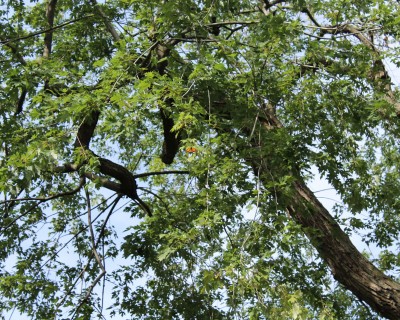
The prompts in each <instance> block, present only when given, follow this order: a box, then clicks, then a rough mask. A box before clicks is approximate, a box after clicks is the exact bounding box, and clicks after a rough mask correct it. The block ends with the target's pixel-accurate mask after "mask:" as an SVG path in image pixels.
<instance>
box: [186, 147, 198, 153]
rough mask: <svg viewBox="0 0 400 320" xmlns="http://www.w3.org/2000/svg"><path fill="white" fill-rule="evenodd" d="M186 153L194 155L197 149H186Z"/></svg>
mask: <svg viewBox="0 0 400 320" xmlns="http://www.w3.org/2000/svg"><path fill="white" fill-rule="evenodd" d="M186 152H188V153H195V152H197V149H196V148H195V147H187V148H186Z"/></svg>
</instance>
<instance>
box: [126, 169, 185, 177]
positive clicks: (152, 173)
mask: <svg viewBox="0 0 400 320" xmlns="http://www.w3.org/2000/svg"><path fill="white" fill-rule="evenodd" d="M189 173H190V171H187V170H171V171H156V172H144V173H138V174H134V175H133V176H134V177H135V178H143V177H149V176H158V175H162V174H189Z"/></svg>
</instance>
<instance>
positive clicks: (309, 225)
mask: <svg viewBox="0 0 400 320" xmlns="http://www.w3.org/2000/svg"><path fill="white" fill-rule="evenodd" d="M293 188H294V190H295V193H294V195H293V198H292V204H291V205H290V206H288V207H287V210H288V212H289V214H290V216H291V217H292V218H293V219H294V220H295V221H296V222H297V223H299V224H300V225H302V226H303V228H304V232H305V234H306V235H307V237H308V238H309V239H310V240H311V242H312V244H313V245H314V247H315V248H316V249H317V250H318V252H319V254H320V256H321V258H322V259H324V260H325V262H326V263H327V264H328V265H329V267H330V268H331V270H332V273H333V276H334V278H335V279H336V280H337V281H339V282H340V283H341V284H343V285H344V286H345V287H346V288H347V289H349V290H350V291H352V292H353V293H354V294H355V295H356V296H357V297H358V298H360V299H361V300H363V301H365V302H366V303H368V304H369V305H370V306H371V308H372V309H374V310H375V311H376V312H378V313H379V314H381V315H382V316H384V317H386V318H388V319H400V284H399V283H397V282H395V281H393V280H392V279H391V278H389V277H387V276H386V275H384V274H383V273H382V272H381V271H380V270H379V269H377V268H376V267H375V266H374V265H373V264H372V263H371V262H370V261H368V260H367V259H366V258H365V257H364V256H363V255H362V254H361V253H360V252H359V251H358V250H357V248H356V247H355V246H354V245H353V244H352V242H351V241H350V239H349V237H348V236H347V235H346V234H345V233H344V232H343V231H342V230H341V228H340V226H339V225H338V223H337V222H336V221H335V220H334V219H333V217H332V216H331V215H330V214H329V212H328V211H327V210H326V209H325V208H324V206H323V205H322V204H321V203H320V202H319V200H318V199H317V198H316V197H315V195H314V194H313V193H312V191H311V190H310V189H309V188H308V187H307V186H306V184H305V183H304V182H303V181H297V182H295V183H293Z"/></svg>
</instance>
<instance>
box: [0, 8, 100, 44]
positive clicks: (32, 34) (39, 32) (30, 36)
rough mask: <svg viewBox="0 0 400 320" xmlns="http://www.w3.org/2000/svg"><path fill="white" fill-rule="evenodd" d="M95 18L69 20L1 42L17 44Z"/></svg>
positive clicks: (91, 15) (1, 42)
mask: <svg viewBox="0 0 400 320" xmlns="http://www.w3.org/2000/svg"><path fill="white" fill-rule="evenodd" d="M93 16H94V15H93V14H90V15H87V16H84V17H80V18H76V19H73V20H69V21H66V22H64V23H61V24H59V25H57V26H55V27H52V28H48V29H45V30H39V31H36V32H32V33H29V34H27V35H26V36H22V37H17V38H13V39H6V40H3V39H2V40H1V41H0V44H8V43H11V42H16V41H19V40H25V39H29V38H32V37H35V36H38V35H41V34H43V33H46V32H50V31H54V30H56V29H60V28H62V27H65V26H67V25H69V24H72V23H75V22H77V21H80V20H83V19H86V18H90V17H93Z"/></svg>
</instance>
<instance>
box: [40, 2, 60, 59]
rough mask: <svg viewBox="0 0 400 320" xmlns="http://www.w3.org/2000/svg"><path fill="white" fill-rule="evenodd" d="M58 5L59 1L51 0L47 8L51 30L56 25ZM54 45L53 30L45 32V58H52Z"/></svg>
mask: <svg viewBox="0 0 400 320" xmlns="http://www.w3.org/2000/svg"><path fill="white" fill-rule="evenodd" d="M56 5H57V0H50V1H49V3H48V4H47V7H46V18H47V24H48V25H49V27H50V29H52V28H53V25H54V16H55V12H56ZM52 43H53V30H48V31H46V32H45V35H44V50H43V58H48V57H49V56H50V54H51V46H52Z"/></svg>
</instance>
